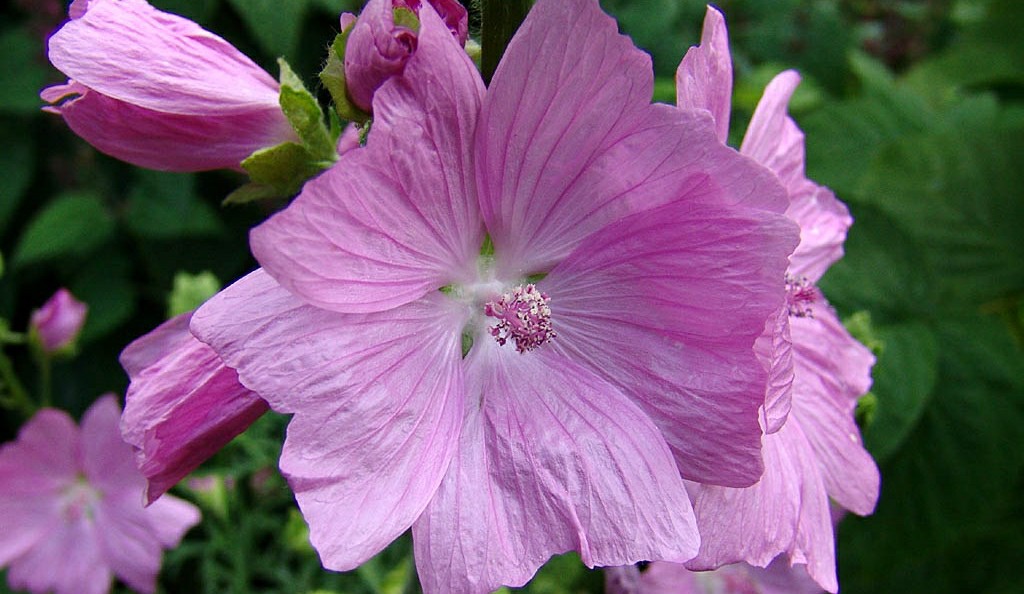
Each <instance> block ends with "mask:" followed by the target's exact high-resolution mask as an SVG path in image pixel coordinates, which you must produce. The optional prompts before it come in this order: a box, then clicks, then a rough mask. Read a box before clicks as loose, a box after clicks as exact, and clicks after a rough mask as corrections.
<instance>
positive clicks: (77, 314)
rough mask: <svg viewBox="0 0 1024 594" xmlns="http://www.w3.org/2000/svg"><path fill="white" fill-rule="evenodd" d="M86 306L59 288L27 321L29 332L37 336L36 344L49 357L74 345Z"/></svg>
mask: <svg viewBox="0 0 1024 594" xmlns="http://www.w3.org/2000/svg"><path fill="white" fill-rule="evenodd" d="M88 313H89V306H88V305H86V304H84V303H82V302H81V301H79V300H78V299H75V296H74V295H72V294H71V292H70V291H68V290H67V289H59V290H58V291H57V292H56V293H54V294H53V297H50V299H49V300H47V302H46V303H44V304H43V306H42V307H41V308H39V309H37V310H35V311H34V312H32V317H31V319H30V320H29V332H30V333H31V334H32V335H33V336H36V337H38V340H39V344H40V346H42V348H43V350H44V351H46V352H47V353H50V354H53V353H56V352H58V351H61V350H64V349H66V348H68V347H70V346H71V345H73V344H74V342H75V340H76V339H77V338H78V334H79V332H81V331H82V326H83V325H84V324H85V316H86V314H88Z"/></svg>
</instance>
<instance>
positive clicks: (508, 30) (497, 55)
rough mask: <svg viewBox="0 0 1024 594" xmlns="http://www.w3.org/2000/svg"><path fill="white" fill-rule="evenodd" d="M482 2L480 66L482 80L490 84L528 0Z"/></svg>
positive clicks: (528, 3)
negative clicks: (481, 53) (481, 52)
mask: <svg viewBox="0 0 1024 594" xmlns="http://www.w3.org/2000/svg"><path fill="white" fill-rule="evenodd" d="M482 4H483V24H482V27H483V28H482V30H481V32H480V45H481V47H482V51H483V56H482V58H481V66H482V74H483V77H484V82H486V83H488V84H490V82H491V77H492V76H494V71H495V70H496V69H497V68H498V62H500V61H501V56H502V54H504V53H505V47H507V46H508V42H509V41H510V40H511V39H512V36H513V35H515V32H516V30H517V29H519V25H520V23H522V22H523V19H525V18H526V13H527V12H529V10H530V0H483V2H482Z"/></svg>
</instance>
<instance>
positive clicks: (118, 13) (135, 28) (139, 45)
mask: <svg viewBox="0 0 1024 594" xmlns="http://www.w3.org/2000/svg"><path fill="white" fill-rule="evenodd" d="M68 12H69V15H70V17H71V20H70V21H68V22H67V23H65V25H64V26H63V27H62V28H61V29H60V30H59V31H57V32H56V33H54V34H53V37H51V38H50V41H49V50H48V55H49V58H50V61H51V62H52V63H53V65H54V66H56V67H57V68H58V69H59V70H60V71H61V72H63V73H64V74H66V75H67V76H68V77H69V80H68V82H67V83H66V84H61V85H55V86H52V87H48V88H46V89H44V90H43V92H42V93H41V96H42V98H43V99H44V100H45V101H47V102H49V103H52V104H54V105H52V106H50V107H47V108H46V110H47V111H50V112H53V113H57V114H60V115H61V116H62V117H63V118H64V120H65V121H66V122H67V124H68V126H70V127H71V129H72V130H74V131H75V133H76V134H78V135H79V136H81V137H82V138H84V139H85V140H86V141H87V142H89V143H90V144H92V145H93V146H95V147H96V148H97V149H99V150H100V151H102V152H104V153H106V154H108V155H111V156H113V157H116V158H118V159H121V160H123V161H127V162H129V163H132V164H133V165H138V166H140V167H147V168H150V169H159V170H163V171H201V170H207V169H221V168H236V169H237V168H238V167H239V163H241V161H242V160H243V159H245V158H246V157H248V156H249V155H250V154H252V153H253V152H254V151H256V150H258V149H261V148H265V147H270V146H274V145H277V144H279V143H281V142H285V141H288V140H294V139H295V138H296V136H295V133H294V131H293V130H292V128H291V126H290V125H289V123H288V121H287V120H286V119H285V116H284V114H283V113H282V112H281V108H280V106H279V104H278V85H277V83H276V82H275V81H274V79H273V78H272V77H271V76H270V75H269V74H267V73H266V72H265V71H264V70H263V69H262V68H260V67H259V66H257V65H256V64H255V63H254V62H253V61H252V60H250V59H249V58H248V57H246V56H245V55H244V54H242V53H241V52H240V51H238V50H237V49H235V47H234V46H232V45H231V44H230V43H228V42H227V41H225V40H223V39H221V38H220V37H218V36H216V35H214V34H212V33H210V32H209V31H206V30H205V29H203V28H201V27H200V26H199V25H197V24H196V23H194V22H192V21H190V20H188V19H185V18H183V17H179V16H177V15H173V14H168V13H165V12H161V11H159V10H157V9H155V8H153V7H152V6H150V5H149V4H147V3H146V2H145V1H144V0H89V1H86V0H75V2H73V3H72V4H71V7H70V8H69V11H68Z"/></svg>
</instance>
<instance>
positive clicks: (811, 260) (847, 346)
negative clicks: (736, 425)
mask: <svg viewBox="0 0 1024 594" xmlns="http://www.w3.org/2000/svg"><path fill="white" fill-rule="evenodd" d="M676 80H677V85H678V103H679V106H680V107H681V108H693V107H704V108H705V109H707V110H708V111H710V112H711V113H712V114H714V116H715V118H716V125H717V128H718V136H719V139H720V140H721V141H722V142H723V143H724V142H725V140H726V136H727V134H728V124H729V123H728V117H729V101H730V95H731V85H732V66H731V58H730V55H729V47H728V36H727V33H726V29H725V21H724V19H723V17H722V15H721V14H720V13H719V12H718V11H717V10H715V9H713V8H709V9H708V12H707V17H706V18H705V21H704V34H703V37H702V39H701V45H700V46H698V47H694V48H691V49H690V51H689V52H687V54H686V57H685V58H684V59H683V62H682V64H680V66H679V71H678V73H677V78H676ZM798 83H799V76H798V75H797V74H796V73H795V72H793V71H786V72H783V73H782V74H780V75H778V76H777V77H776V78H775V79H774V80H773V81H772V82H771V83H770V84H769V85H768V87H767V88H766V89H765V93H764V97H762V99H761V101H760V103H759V104H758V106H757V109H756V111H755V112H754V116H753V118H752V119H751V122H750V126H749V128H748V129H747V133H746V136H745V137H744V139H743V144H742V146H741V148H740V152H741V153H743V154H745V155H748V156H750V157H752V158H754V159H755V160H757V161H758V162H760V163H762V164H764V165H765V166H767V167H768V168H769V169H771V170H772V171H774V172H775V173H776V175H778V177H779V180H780V181H781V182H782V183H783V184H784V185H785V186H786V189H787V191H788V193H789V197H790V201H791V202H790V206H789V209H788V210H787V211H786V214H787V215H788V216H789V217H791V218H792V219H793V220H794V221H796V222H797V223H798V224H799V225H800V244H799V246H797V249H796V251H795V252H794V253H793V255H792V257H791V258H790V262H791V264H790V267H789V270H788V271H787V273H786V288H787V303H786V305H785V307H784V308H783V309H782V310H780V312H779V313H778V315H777V316H776V317H775V319H774V320H772V321H770V323H769V324H768V325H767V326H766V329H765V333H764V335H763V336H762V337H761V339H760V340H759V341H758V353H759V355H760V356H761V359H762V362H763V364H764V365H765V366H766V368H768V369H769V371H770V381H769V385H768V397H767V398H766V401H765V407H764V419H763V422H764V425H765V429H766V434H767V435H765V438H764V463H765V473H764V476H763V477H762V478H761V480H760V481H759V482H758V483H757V484H756V485H753V486H751V487H749V488H746V489H730V488H726V487H720V486H708V485H696V484H694V485H691V486H690V487H691V489H690V490H691V495H692V496H693V501H694V508H695V510H696V513H697V520H698V525H699V526H700V530H701V536H702V541H701V551H700V554H699V555H698V556H697V558H696V559H694V560H693V561H691V562H689V563H688V564H687V566H688V567H690V568H691V569H711V568H714V567H718V566H720V565H722V564H724V563H731V562H736V561H746V562H748V563H751V564H754V565H757V566H761V567H764V566H766V565H767V564H768V563H769V562H771V561H772V559H774V558H775V557H776V556H777V555H779V554H780V553H786V554H787V555H789V557H790V559H791V562H792V563H794V564H804V565H806V566H807V572H808V573H809V574H810V576H811V577H812V578H813V579H814V580H815V581H817V583H818V584H820V585H821V587H823V588H825V589H826V590H829V591H831V592H835V591H836V589H837V588H838V584H837V582H836V571H835V551H834V542H835V541H834V537H833V528H832V522H831V516H830V510H829V498H832V499H834V500H835V501H837V502H838V503H839V504H840V505H842V506H843V507H845V508H847V509H850V510H851V511H853V512H855V513H858V514H861V515H864V514H869V513H871V511H872V510H873V509H874V506H875V501H876V500H877V497H878V487H879V476H878V469H877V467H876V466H875V463H874V461H873V460H872V458H871V456H870V454H868V453H867V451H866V450H865V449H864V447H863V446H862V445H861V440H860V433H859V431H858V429H857V426H856V424H855V423H854V420H853V409H854V407H855V406H856V402H857V398H858V397H859V396H861V395H862V394H864V393H865V392H866V391H867V390H868V388H869V387H870V386H871V366H872V365H873V364H874V357H873V356H872V355H871V353H870V352H869V351H868V350H867V349H866V348H865V347H864V346H863V345H861V344H860V343H858V342H857V341H856V340H854V339H853V337H851V336H850V334H849V333H848V332H847V331H846V329H845V328H844V327H843V325H842V323H841V322H840V321H839V319H838V318H837V317H836V314H835V312H834V311H833V310H832V308H831V307H830V306H829V305H828V303H827V302H826V301H825V299H824V297H823V296H822V295H821V293H820V291H818V289H817V287H816V286H815V284H814V283H815V282H817V281H818V279H819V278H821V275H822V274H823V273H824V272H825V270H826V269H827V268H828V267H829V265H831V263H832V262H834V261H836V260H837V259H839V258H840V257H841V256H842V244H843V241H844V240H845V238H846V230H847V228H848V227H849V226H850V224H851V223H852V219H851V218H850V215H849V212H848V211H847V210H846V207H845V206H844V205H843V204H842V203H841V202H839V201H838V200H837V199H836V198H835V196H834V195H833V194H832V192H831V191H829V190H828V189H827V188H824V187H822V186H819V185H817V184H815V183H814V182H812V181H810V180H808V179H807V178H806V176H805V174H804V138H803V134H802V133H801V132H800V130H799V128H797V126H796V123H795V122H794V121H793V120H792V118H790V117H789V116H788V115H787V114H786V105H787V103H788V102H789V98H790V96H791V95H792V93H793V90H794V89H795V88H796V85H797V84H798Z"/></svg>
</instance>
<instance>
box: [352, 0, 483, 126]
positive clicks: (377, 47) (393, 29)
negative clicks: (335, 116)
mask: <svg viewBox="0 0 1024 594" xmlns="http://www.w3.org/2000/svg"><path fill="white" fill-rule="evenodd" d="M428 2H429V4H430V5H431V6H432V7H433V9H434V10H435V11H436V12H437V13H438V15H440V17H441V19H442V20H443V21H444V22H445V24H446V25H448V29H449V30H450V31H451V32H452V35H453V36H454V37H455V38H456V39H458V40H459V43H460V44H463V45H464V44H465V43H466V37H467V34H468V28H469V16H468V13H467V12H466V9H465V8H464V7H463V6H462V5H461V4H459V2H457V1H456V0H428ZM421 7H422V0H370V2H368V3H367V5H366V8H364V9H363V12H362V14H360V15H359V18H358V19H357V20H356V21H355V24H354V25H352V32H351V33H350V35H349V37H348V44H347V45H346V46H345V79H346V82H347V84H348V93H349V96H350V98H351V99H352V102H353V103H355V105H356V106H357V107H359V108H360V109H362V110H364V111H366V112H370V111H372V101H373V93H374V92H375V91H376V90H377V89H378V88H379V87H380V86H381V85H382V84H384V82H385V81H386V80H387V79H389V78H391V77H392V76H397V75H398V74H401V73H402V70H404V68H405V63H406V61H407V60H408V59H409V56H411V55H412V53H413V52H415V51H416V39H417V35H418V29H419V23H418V21H417V17H418V16H419V11H420V9H421ZM346 17H348V18H346ZM350 22H351V15H342V27H343V28H344V27H345V26H346V25H347V24H348V23H350Z"/></svg>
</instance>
